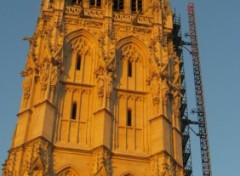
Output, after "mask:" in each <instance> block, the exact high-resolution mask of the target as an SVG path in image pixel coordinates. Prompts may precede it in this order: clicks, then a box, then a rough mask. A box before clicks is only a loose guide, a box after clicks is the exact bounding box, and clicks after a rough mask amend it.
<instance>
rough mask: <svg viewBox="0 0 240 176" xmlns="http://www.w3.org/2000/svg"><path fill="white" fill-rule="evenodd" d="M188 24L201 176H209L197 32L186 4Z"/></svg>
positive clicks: (191, 10)
mask: <svg viewBox="0 0 240 176" xmlns="http://www.w3.org/2000/svg"><path fill="white" fill-rule="evenodd" d="M187 9H188V22H189V33H190V39H191V55H192V61H193V74H194V84H195V95H196V105H197V107H196V113H197V117H198V127H199V138H200V147H201V157H202V172H203V176H211V175H212V173H211V161H210V152H209V142H208V133H207V122H206V112H205V106H204V96H203V85H202V77H201V66H200V56H199V50H198V41H197V31H196V23H195V10H194V3H192V2H189V3H188V7H187Z"/></svg>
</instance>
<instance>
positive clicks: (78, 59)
mask: <svg viewBox="0 0 240 176" xmlns="http://www.w3.org/2000/svg"><path fill="white" fill-rule="evenodd" d="M81 62H82V58H81V56H80V55H79V54H78V55H77V60H76V70H81Z"/></svg>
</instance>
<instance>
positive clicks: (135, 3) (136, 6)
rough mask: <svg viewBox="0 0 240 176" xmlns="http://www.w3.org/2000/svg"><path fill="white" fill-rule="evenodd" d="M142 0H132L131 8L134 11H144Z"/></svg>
mask: <svg viewBox="0 0 240 176" xmlns="http://www.w3.org/2000/svg"><path fill="white" fill-rule="evenodd" d="M142 4H143V2H142V0H132V1H131V10H132V12H142V10H143V5H142Z"/></svg>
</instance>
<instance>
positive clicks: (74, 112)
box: [71, 102, 77, 120]
mask: <svg viewBox="0 0 240 176" xmlns="http://www.w3.org/2000/svg"><path fill="white" fill-rule="evenodd" d="M76 116H77V103H76V102H74V103H73V104H72V114H71V119H73V120H75V119H76Z"/></svg>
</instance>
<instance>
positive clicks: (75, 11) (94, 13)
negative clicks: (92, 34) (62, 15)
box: [66, 5, 103, 18]
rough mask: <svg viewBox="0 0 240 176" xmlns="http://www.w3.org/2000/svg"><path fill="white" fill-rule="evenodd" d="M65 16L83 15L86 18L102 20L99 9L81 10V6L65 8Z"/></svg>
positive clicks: (101, 12)
mask: <svg viewBox="0 0 240 176" xmlns="http://www.w3.org/2000/svg"><path fill="white" fill-rule="evenodd" d="M66 14H69V15H84V16H88V17H95V18H103V11H102V10H101V9H83V8H82V6H77V5H71V6H67V7H66Z"/></svg>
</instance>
